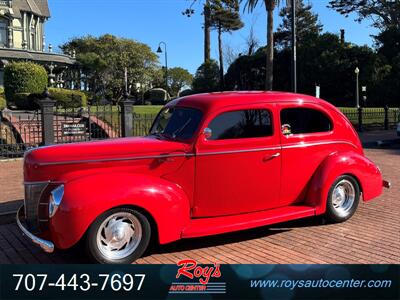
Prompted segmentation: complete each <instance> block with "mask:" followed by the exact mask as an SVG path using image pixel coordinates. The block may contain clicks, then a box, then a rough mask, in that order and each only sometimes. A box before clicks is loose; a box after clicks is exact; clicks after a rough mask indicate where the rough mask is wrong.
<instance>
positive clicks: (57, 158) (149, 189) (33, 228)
mask: <svg viewBox="0 0 400 300" xmlns="http://www.w3.org/2000/svg"><path fill="white" fill-rule="evenodd" d="M24 180H25V207H24V208H22V209H20V211H19V213H18V216H17V222H18V225H19V227H20V228H21V230H22V232H23V233H24V234H25V235H26V236H27V237H28V238H30V239H31V240H32V241H33V242H34V243H36V244H38V245H40V246H41V247H42V248H43V249H44V250H45V251H47V252H52V251H53V250H54V248H55V247H56V248H59V249H66V248H70V247H71V246H73V245H75V244H76V243H77V242H78V241H80V240H81V239H84V243H85V245H86V249H87V251H88V253H89V255H90V256H91V257H92V258H93V259H94V260H95V261H97V262H100V263H129V262H132V261H134V260H135V259H137V258H139V257H140V256H141V255H142V254H143V252H144V251H145V250H146V248H147V247H148V244H149V241H150V238H151V237H155V238H156V239H157V240H158V242H159V243H161V244H165V243H169V242H173V241H176V240H179V239H182V238H192V237H200V236H207V235H214V234H220V233H225V232H231V231H236V230H242V229H248V228H253V227H258V226H265V225H269V224H274V223H279V222H284V221H289V220H294V219H299V218H305V217H310V216H316V215H322V214H324V215H325V216H326V218H327V219H328V220H329V221H331V222H343V221H345V220H347V219H349V218H350V217H351V216H352V215H353V214H354V213H355V211H356V209H357V205H358V203H359V200H360V199H362V200H363V201H369V200H371V199H373V198H375V197H377V196H379V195H380V194H381V192H382V186H385V187H389V183H388V182H386V181H383V180H382V176H381V172H380V171H379V168H378V167H376V166H375V165H374V163H372V162H371V161H370V160H369V159H367V158H366V157H365V156H364V153H363V149H362V146H361V143H360V140H359V138H358V136H357V133H356V132H355V131H354V129H353V127H352V125H351V124H350V122H349V121H348V120H347V118H346V117H345V116H344V115H343V114H342V113H341V112H340V111H339V110H337V109H336V108H335V107H334V106H332V105H330V104H329V103H327V102H325V101H322V100H319V99H316V98H313V97H310V96H305V95H298V94H290V93H278V92H225V93H212V94H203V95H193V96H189V97H184V98H180V99H176V100H174V101H172V102H170V103H168V104H167V105H166V106H165V107H164V108H163V109H162V110H161V112H160V113H159V114H158V116H157V118H156V120H155V121H154V124H153V126H152V128H151V130H150V133H149V135H148V136H147V137H135V138H121V139H116V140H106V141H95V142H86V143H75V144H67V145H56V146H49V147H43V148H39V149H36V150H32V151H29V152H28V153H26V155H25V163H24Z"/></svg>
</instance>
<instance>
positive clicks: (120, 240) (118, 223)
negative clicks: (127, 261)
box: [96, 212, 142, 260]
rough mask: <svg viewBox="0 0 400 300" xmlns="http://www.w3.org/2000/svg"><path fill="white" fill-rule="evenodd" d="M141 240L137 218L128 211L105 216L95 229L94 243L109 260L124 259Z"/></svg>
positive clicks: (140, 227)
mask: <svg viewBox="0 0 400 300" xmlns="http://www.w3.org/2000/svg"><path fill="white" fill-rule="evenodd" d="M141 240H142V225H141V223H140V221H139V219H138V218H137V217H136V216H134V215H133V214H131V213H128V212H117V213H114V214H112V215H110V216H109V217H108V218H106V219H105V220H104V221H103V222H102V223H101V225H100V226H99V229H98V231H97V236H96V244H97V247H98V249H99V251H100V252H101V254H102V255H103V256H104V257H105V258H107V259H109V260H119V259H124V258H126V257H128V256H129V255H131V254H132V253H133V252H134V251H135V250H136V248H137V247H138V246H139V244H140V242H141Z"/></svg>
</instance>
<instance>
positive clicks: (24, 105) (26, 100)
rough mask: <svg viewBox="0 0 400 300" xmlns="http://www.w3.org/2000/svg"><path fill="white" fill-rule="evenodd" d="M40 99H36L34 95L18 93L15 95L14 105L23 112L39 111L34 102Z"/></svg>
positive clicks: (37, 105)
mask: <svg viewBox="0 0 400 300" xmlns="http://www.w3.org/2000/svg"><path fill="white" fill-rule="evenodd" d="M40 98H41V97H36V96H35V95H34V94H29V93H18V94H15V95H14V97H13V99H14V105H15V106H16V107H17V108H18V109H24V110H36V109H39V104H37V102H36V100H38V99H40Z"/></svg>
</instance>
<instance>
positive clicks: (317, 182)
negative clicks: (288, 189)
mask: <svg viewBox="0 0 400 300" xmlns="http://www.w3.org/2000/svg"><path fill="white" fill-rule="evenodd" d="M345 174H348V175H352V176H353V177H355V178H356V179H357V181H358V182H359V184H360V189H361V191H362V193H363V199H364V201H368V200H371V199H373V198H375V197H378V196H379V195H380V194H381V193H382V175H381V172H380V171H379V169H378V168H377V167H376V166H375V164H374V163H373V162H371V161H370V160H369V159H368V158H366V157H365V156H363V155H361V154H359V153H356V152H352V151H349V152H336V153H333V154H331V155H329V156H328V157H327V158H326V159H325V160H324V161H323V162H322V163H321V165H320V166H319V168H318V169H317V171H316V172H315V174H314V175H313V177H312V179H311V182H310V184H309V189H308V193H307V198H306V204H308V205H311V206H314V207H316V214H323V213H325V210H326V201H327V198H328V193H329V189H330V188H331V186H332V184H333V183H334V181H335V180H336V178H338V177H339V176H341V175H345Z"/></svg>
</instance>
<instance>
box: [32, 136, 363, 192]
mask: <svg viewBox="0 0 400 300" xmlns="http://www.w3.org/2000/svg"><path fill="white" fill-rule="evenodd" d="M330 144H348V145H350V146H353V147H354V148H357V146H356V145H354V144H353V143H350V142H347V141H330V142H316V143H306V144H295V145H287V146H282V147H281V146H274V147H267V148H255V149H244V150H231V151H216V152H203V153H197V154H194V153H182V154H178V153H176V154H164V155H149V156H133V157H123V158H102V159H87V160H71V161H61V162H43V163H38V165H39V166H52V165H72V164H80V163H103V162H113V161H130V160H141V159H158V158H170V157H192V156H208V155H219V154H235V153H249V152H261V151H269V150H281V149H290V148H304V147H311V146H319V145H330ZM52 183H53V182H52ZM28 184H31V183H28Z"/></svg>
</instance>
